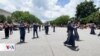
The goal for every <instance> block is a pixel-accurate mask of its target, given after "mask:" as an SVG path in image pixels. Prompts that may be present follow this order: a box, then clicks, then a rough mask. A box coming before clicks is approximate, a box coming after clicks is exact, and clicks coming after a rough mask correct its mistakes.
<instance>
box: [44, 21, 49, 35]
mask: <svg viewBox="0 0 100 56" xmlns="http://www.w3.org/2000/svg"><path fill="white" fill-rule="evenodd" d="M48 32H49V23H48V22H47V23H45V34H46V35H48Z"/></svg>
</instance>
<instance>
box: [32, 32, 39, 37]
mask: <svg viewBox="0 0 100 56" xmlns="http://www.w3.org/2000/svg"><path fill="white" fill-rule="evenodd" d="M35 33H36V35H37V38H38V32H37V30H34V31H33V37H35Z"/></svg>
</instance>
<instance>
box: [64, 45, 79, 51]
mask: <svg viewBox="0 0 100 56" xmlns="http://www.w3.org/2000/svg"><path fill="white" fill-rule="evenodd" d="M66 47H68V48H69V49H70V50H72V51H79V48H78V46H76V47H72V46H66Z"/></svg>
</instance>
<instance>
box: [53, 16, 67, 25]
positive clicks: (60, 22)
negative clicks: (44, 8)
mask: <svg viewBox="0 0 100 56" xmlns="http://www.w3.org/2000/svg"><path fill="white" fill-rule="evenodd" d="M68 20H69V16H67V15H62V16H60V17H58V18H56V19H55V20H53V21H51V23H52V24H56V25H58V26H61V25H66V24H67V23H68Z"/></svg>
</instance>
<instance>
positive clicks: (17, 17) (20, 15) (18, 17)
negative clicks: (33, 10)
mask: <svg viewBox="0 0 100 56" xmlns="http://www.w3.org/2000/svg"><path fill="white" fill-rule="evenodd" d="M12 17H13V18H14V19H13V20H14V21H15V22H19V21H22V20H23V21H25V22H27V23H33V22H34V23H35V22H36V23H42V22H41V21H40V19H38V18H37V17H36V16H34V15H32V14H30V13H29V12H23V11H15V12H13V13H12Z"/></svg>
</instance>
